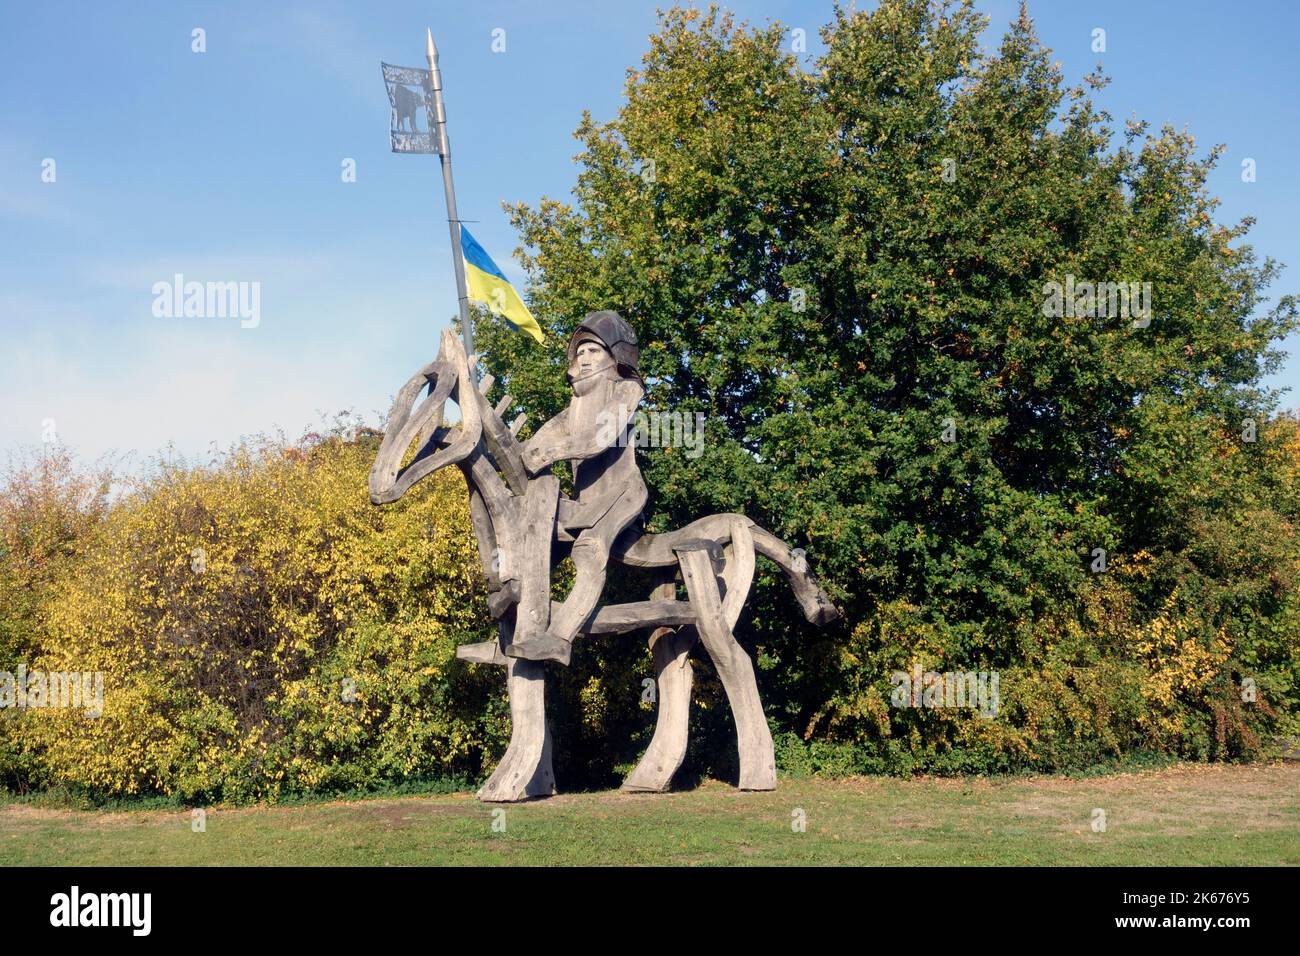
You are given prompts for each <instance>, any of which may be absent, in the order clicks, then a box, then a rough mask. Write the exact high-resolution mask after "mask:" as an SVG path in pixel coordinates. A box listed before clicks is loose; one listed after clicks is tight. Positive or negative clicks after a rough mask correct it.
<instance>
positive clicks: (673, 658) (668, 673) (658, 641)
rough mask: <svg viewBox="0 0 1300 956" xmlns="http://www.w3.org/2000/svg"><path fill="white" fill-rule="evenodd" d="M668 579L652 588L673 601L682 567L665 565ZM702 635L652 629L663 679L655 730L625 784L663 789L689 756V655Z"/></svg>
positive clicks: (659, 681) (662, 598) (657, 595)
mask: <svg viewBox="0 0 1300 956" xmlns="http://www.w3.org/2000/svg"><path fill="white" fill-rule="evenodd" d="M661 573H662V575H663V580H661V581H660V583H659V584H658V585H657V586H656V587H655V589H654V590H653V591H651V592H650V599H651V600H657V601H672V600H675V599H676V596H677V583H676V581H677V571H676V569H675V568H665V569H663V571H662V572H661ZM695 641H696V633H695V628H694V627H691V626H690V625H689V624H688V625H686V626H684V627H681V628H677V629H674V628H671V627H659V628H655V630H654V633H652V634H651V635H650V647H651V649H652V650H653V652H654V659H655V680H656V683H657V685H658V691H659V693H658V695H657V700H656V706H657V707H658V713H657V715H656V717H655V733H654V737H652V738H651V740H650V746H649V747H647V748H646V752H645V756H643V757H642V758H641V761H640V763H638V764H637V765H636V769H635V770H633V771H632V772H631V773H630V774H628V777H627V779H626V780H624V781H623V787H622V789H624V790H631V791H639V792H650V793H662V792H663V791H665V790H667V789H668V787H669V785H670V784H671V783H672V781H673V774H675V773H676V772H677V769H678V768H679V767H680V766H681V765H682V760H684V759H685V757H686V741H687V735H688V731H689V727H688V724H689V720H690V712H691V685H692V683H693V680H694V674H693V672H692V671H691V663H690V660H689V655H690V652H691V648H692V647H693V646H694V644H695Z"/></svg>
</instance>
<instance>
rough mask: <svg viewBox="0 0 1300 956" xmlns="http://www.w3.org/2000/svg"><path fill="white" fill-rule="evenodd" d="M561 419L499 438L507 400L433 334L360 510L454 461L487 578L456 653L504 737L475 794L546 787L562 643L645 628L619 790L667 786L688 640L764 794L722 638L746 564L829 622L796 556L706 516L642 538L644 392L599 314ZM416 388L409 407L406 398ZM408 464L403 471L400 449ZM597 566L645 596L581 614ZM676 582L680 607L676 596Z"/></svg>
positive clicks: (519, 794) (681, 710) (756, 748)
mask: <svg viewBox="0 0 1300 956" xmlns="http://www.w3.org/2000/svg"><path fill="white" fill-rule="evenodd" d="M568 358H569V381H570V383H571V385H572V386H573V391H574V397H573V400H572V401H571V402H570V404H569V407H568V408H567V409H566V410H565V411H564V412H562V413H560V414H559V415H558V416H556V417H555V418H554V419H552V420H551V421H549V422H547V423H546V424H545V425H544V426H542V427H541V428H540V429H538V431H537V433H536V434H535V435H534V436H533V437H532V438H531V439H530V440H529V441H528V442H527V443H526V444H522V445H521V444H520V442H519V441H518V440H517V439H516V435H517V434H518V432H519V429H520V428H521V427H522V426H523V423H524V416H520V417H519V418H517V419H516V420H515V421H514V422H512V423H511V425H510V426H509V427H507V426H506V425H505V423H504V421H503V419H502V415H503V414H504V413H505V411H506V409H507V408H508V407H509V405H510V404H511V398H510V396H508V395H507V396H506V397H505V398H503V399H502V400H501V401H500V403H498V405H497V406H496V408H493V407H492V406H491V405H489V404H488V402H487V399H486V398H485V397H484V396H485V395H486V393H487V391H488V389H489V388H490V387H491V384H492V379H491V377H490V376H489V377H488V378H486V379H485V380H484V381H483V383H482V384H481V386H480V388H478V389H476V388H474V386H473V380H472V378H471V376H470V371H469V359H468V357H467V356H466V354H465V349H464V347H463V346H462V345H461V343H460V341H459V340H458V339H457V338H456V336H454V335H452V334H450V333H444V334H443V337H442V345H441V348H440V349H439V352H438V358H437V359H436V360H435V361H433V362H431V363H430V364H429V365H427V366H425V367H424V368H423V369H421V370H420V371H419V372H417V373H416V374H415V375H414V376H412V378H411V379H410V381H408V382H407V383H406V385H404V386H403V387H402V389H401V391H400V392H398V395H397V399H396V401H395V402H394V404H393V409H392V411H391V412H390V414H389V418H388V422H387V427H386V429H385V433H384V439H383V443H382V444H381V446H380V449H379V454H378V456H377V457H376V459H375V464H374V467H373V469H372V470H371V473H370V500H371V501H372V502H374V503H375V504H386V503H389V502H393V501H396V500H397V499H398V498H400V497H401V496H402V495H403V494H405V493H406V492H407V491H408V490H409V489H410V488H411V486H412V485H414V484H415V483H416V482H417V481H419V480H420V479H421V478H424V477H425V476H427V475H429V474H432V473H433V472H434V471H437V470H438V469H439V468H443V467H445V466H447V465H453V464H454V465H457V466H458V467H459V468H460V469H461V472H462V473H463V474H464V476H465V482H466V484H467V485H468V488H469V495H470V515H471V519H472V522H473V526H474V534H475V536H476V538H477V541H478V546H479V553H480V557H481V559H482V564H483V572H484V574H485V575H486V577H487V581H488V592H489V595H488V609H489V612H490V613H491V614H492V616H493V618H494V619H495V620H496V621H497V624H498V628H497V630H498V635H497V639H496V640H492V641H487V642H484V643H482V644H470V645H465V646H462V647H460V648H458V650H457V656H458V657H460V658H462V659H464V660H467V661H471V662H475V663H480V664H495V665H499V666H504V667H505V669H506V675H507V686H508V690H509V695H510V717H511V722H512V725H511V735H510V744H509V746H508V747H507V749H506V752H505V754H504V756H503V757H502V758H501V762H500V763H499V764H498V765H497V768H496V771H495V772H494V773H493V774H492V776H491V777H490V778H489V780H488V781H487V783H486V784H484V786H483V788H482V789H481V790H480V791H479V793H478V796H479V799H481V800H485V801H511V800H523V799H527V798H529V797H536V796H545V795H549V794H552V793H554V792H555V781H554V776H553V774H552V772H551V737H550V729H549V727H548V726H547V723H546V711H545V685H544V671H543V664H542V661H544V660H553V661H558V662H560V663H562V664H567V663H568V661H569V656H570V650H571V647H572V643H573V640H574V638H575V637H577V636H579V635H588V636H590V635H597V634H615V633H626V632H632V631H639V630H646V629H648V630H649V631H650V635H649V641H650V647H651V650H652V652H653V654H654V661H655V670H656V675H657V679H658V684H659V688H658V690H659V693H658V706H659V711H658V717H657V720H656V724H655V732H654V736H653V738H652V739H651V742H650V746H649V747H648V748H647V750H646V753H645V755H644V756H643V757H642V758H641V761H640V763H639V764H638V765H637V766H636V768H635V769H634V770H633V771H632V773H631V774H630V775H629V776H628V778H627V780H626V781H624V783H623V788H624V789H625V790H639V791H656V792H657V791H663V790H667V789H668V786H669V784H670V783H671V781H672V776H673V774H674V773H675V772H676V771H677V768H678V767H679V766H681V762H682V759H683V757H684V756H685V754H686V741H687V717H688V715H689V710H690V695H691V680H692V675H691V668H690V665H689V663H688V661H687V656H688V654H689V653H690V651H691V649H692V647H693V646H694V645H695V643H696V640H697V639H698V640H699V641H700V642H702V643H703V645H704V648H705V650H706V651H707V652H708V654H709V657H710V658H711V659H712V661H713V663H714V666H715V667H716V668H717V671H718V676H719V678H720V679H721V681H722V686H723V689H724V690H725V691H726V694H727V699H728V701H729V703H730V705H731V711H732V715H733V717H734V718H735V722H736V736H737V742H738V745H739V750H740V780H739V785H740V788H741V789H742V790H771V789H774V788H775V786H776V762H775V758H774V754H773V748H772V735H771V733H770V731H769V730H768V726H767V720H766V719H765V718H764V716H763V709H762V705H761V703H760V702H759V695H758V685H757V682H756V681H755V678H754V667H753V664H752V662H751V661H750V659H749V655H747V654H746V653H745V651H744V650H743V649H742V648H741V646H740V645H739V644H738V643H737V642H736V639H735V637H734V635H733V634H732V629H733V628H734V627H735V625H736V620H737V618H738V617H739V615H740V611H741V608H742V607H743V606H744V602H745V599H746V598H747V597H748V595H749V588H750V584H751V582H752V580H753V575H754V561H755V554H756V553H758V554H762V555H764V556H765V557H767V558H769V559H771V560H772V561H774V562H776V564H778V565H779V566H780V567H781V569H782V570H783V571H784V572H785V574H786V576H787V578H788V579H789V581H790V583H791V585H792V586H793V588H794V593H795V598H796V599H797V600H798V601H799V604H800V607H801V608H802V609H803V612H804V615H805V616H806V617H807V618H808V620H809V621H812V622H814V623H817V624H822V623H825V622H827V621H830V620H832V619H834V618H835V617H836V616H838V611H836V609H835V608H834V606H833V605H832V604H831V603H830V601H829V600H828V599H827V597H826V595H825V594H824V593H823V592H822V590H821V588H819V587H818V586H817V583H816V582H815V581H814V579H813V577H812V575H811V574H810V573H809V572H808V569H807V566H806V563H805V562H804V561H803V559H802V556H801V555H800V554H796V553H795V552H792V551H791V549H790V548H789V547H788V546H787V545H786V544H785V543H784V542H783V541H781V540H780V539H779V538H777V537H776V536H775V535H773V534H771V533H769V532H767V531H765V530H763V529H762V528H760V527H759V526H758V525H756V524H754V523H753V522H752V521H750V520H749V519H748V518H746V517H744V516H743V515H739V514H716V515H710V516H708V517H705V518H701V519H699V520H698V521H694V522H692V523H691V524H689V525H687V526H686V527H685V528H682V529H680V530H678V531H673V532H669V533H666V534H646V533H644V532H643V531H642V529H641V523H640V520H639V519H640V515H641V509H642V508H643V507H644V505H645V501H646V488H645V484H644V483H643V482H642V480H641V474H640V472H639V471H638V470H637V466H636V459H635V452H636V450H635V444H636V443H635V442H634V441H631V440H629V439H630V437H631V430H632V428H633V424H632V422H633V416H634V415H635V411H636V407H637V405H638V403H639V402H640V400H641V398H642V395H643V394H644V390H643V387H642V384H641V380H640V377H639V374H638V372H637V358H638V355H637V343H636V337H635V335H633V333H632V330H631V329H630V328H629V327H628V326H627V323H625V322H624V321H623V320H622V318H620V317H619V316H618V315H617V314H616V313H613V312H594V313H591V314H590V315H588V316H587V318H586V319H585V320H584V321H583V323H582V324H581V325H579V327H578V329H577V331H576V332H575V333H574V335H573V338H572V339H571V340H570V343H569V351H568ZM426 386H427V388H428V394H427V396H426V397H425V398H424V399H423V401H421V402H420V404H419V405H418V407H417V406H416V400H417V399H418V398H419V395H420V392H421V391H423V390H424V389H425V388H426ZM449 399H450V400H452V401H455V402H456V404H457V405H458V406H459V408H460V416H461V417H460V423H459V425H458V426H457V427H451V426H448V425H445V424H444V422H443V417H444V406H445V404H446V402H447V401H448V400H449ZM412 447H415V448H416V449H417V450H416V453H415V456H414V458H412V459H411V460H410V461H409V462H408V463H407V464H405V465H403V461H404V460H405V459H406V457H407V455H408V454H409V451H410V449H411V448H412ZM560 461H570V462H572V465H573V473H574V484H575V488H576V497H575V498H572V499H571V498H568V497H566V496H564V495H562V494H561V493H560V486H559V480H558V479H557V478H556V477H555V476H554V475H553V474H551V466H552V465H553V464H555V463H556V462H560ZM566 552H567V553H570V554H571V555H572V559H573V562H574V566H575V568H576V570H577V575H576V578H575V581H574V585H573V588H572V590H571V591H570V593H569V595H568V597H567V598H566V599H565V600H564V601H563V602H561V603H555V604H552V602H551V600H550V584H551V582H550V576H551V570H552V568H553V567H554V566H555V564H556V563H557V562H558V561H559V560H561V559H562V558H563V557H564V555H565V553H566ZM610 561H615V562H618V563H620V564H623V565H629V566H632V567H638V568H647V569H652V571H653V573H654V574H655V575H656V584H655V586H654V588H653V591H652V593H651V595H650V600H647V601H640V602H635V603H631V604H615V605H605V606H599V599H600V592H601V589H602V588H603V586H604V582H605V569H606V566H607V564H608V562H610ZM678 571H680V573H681V578H682V581H683V582H684V584H685V587H686V594H687V597H688V600H686V601H678V600H677V585H676V581H677V574H678Z"/></svg>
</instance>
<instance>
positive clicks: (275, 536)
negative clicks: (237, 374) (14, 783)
mask: <svg viewBox="0 0 1300 956" xmlns="http://www.w3.org/2000/svg"><path fill="white" fill-rule="evenodd" d="M375 447H376V443H375V440H374V438H373V437H366V438H363V439H361V440H358V441H352V442H349V441H343V440H341V439H340V438H338V437H332V438H328V439H324V440H321V441H319V442H318V443H316V444H314V445H312V446H309V447H306V448H292V447H284V446H282V445H279V444H275V443H261V444H258V445H250V446H248V447H244V448H242V449H239V450H238V451H236V452H235V453H233V454H231V455H229V456H228V457H226V458H224V459H223V460H222V461H221V462H220V463H219V464H217V465H215V466H213V467H208V468H185V467H165V468H162V469H161V470H160V471H159V472H158V473H157V474H155V475H154V476H153V477H151V478H150V479H148V480H146V481H143V482H141V483H140V484H139V486H138V487H137V488H135V489H134V490H132V491H131V492H130V493H129V494H128V495H127V496H126V497H125V498H124V499H123V500H121V501H119V502H117V503H116V504H115V506H114V507H113V508H112V509H111V510H110V512H109V513H108V514H107V516H106V517H105V518H104V520H103V522H102V524H101V525H100V526H99V527H98V528H97V529H96V530H95V532H94V534H93V535H91V536H89V538H88V540H87V541H86V542H85V543H84V546H83V548H84V553H83V554H82V555H81V557H80V560H79V561H78V562H77V565H76V568H75V569H74V571H73V573H71V574H68V575H67V576H66V577H65V578H64V579H63V580H61V581H60V582H58V585H57V586H56V587H55V588H54V589H53V591H52V593H51V595H50V597H49V600H48V601H47V602H46V603H45V605H44V606H43V608H42V610H41V614H40V621H39V629H40V640H39V645H40V653H39V656H38V658H37V659H36V660H35V661H34V662H33V663H31V664H29V665H28V666H29V667H32V668H42V669H44V670H45V671H83V672H84V671H90V672H102V674H103V675H104V687H105V691H104V703H103V713H102V715H101V716H98V717H94V716H88V715H87V714H86V712H85V710H84V709H82V710H75V709H28V710H27V711H26V712H24V713H21V714H18V715H14V716H15V717H16V719H17V720H18V721H20V727H19V731H20V734H21V738H22V741H23V744H24V747H25V748H26V750H27V751H28V752H29V753H34V754H37V755H39V761H40V764H41V765H42V767H44V768H45V772H46V777H45V782H46V783H47V784H49V785H54V786H63V787H66V788H68V789H71V790H82V791H87V792H93V793H96V794H111V795H121V794H136V793H146V792H160V793H164V794H171V795H176V796H180V797H184V798H187V799H189V798H192V799H199V798H202V799H218V798H225V799H233V800H247V799H270V800H274V799H276V798H277V797H278V796H280V795H282V794H286V793H290V792H303V791H322V790H342V789H350V788H357V787H368V786H374V785H378V784H382V783H385V782H392V781H398V780H403V779H407V778H412V777H414V778H422V777H423V778H429V777H453V776H459V777H473V776H476V775H477V774H478V773H479V772H480V771H481V766H480V763H481V760H482V754H483V753H484V752H485V750H489V751H490V750H493V749H497V750H499V748H500V745H501V737H502V735H503V732H504V731H505V729H506V724H505V721H504V719H503V714H502V706H503V704H502V701H501V697H502V694H501V690H502V682H501V680H500V675H499V674H491V673H487V674H475V673H474V670H473V669H472V668H468V667H466V666H465V665H462V664H458V663H457V662H456V661H455V659H454V654H455V647H456V645H458V644H460V643H464V642H466V641H469V640H477V639H481V638H482V637H483V635H482V634H481V633H480V631H481V630H482V629H483V623H484V622H486V621H487V614H486V605H485V601H484V594H483V586H482V584H481V578H482V575H481V572H480V570H479V568H478V556H477V550H476V546H475V544H474V541H473V538H472V534H471V533H470V530H469V529H470V523H469V517H468V502H467V498H466V495H465V490H464V483H463V479H462V478H461V476H460V474H459V473H458V472H456V471H455V470H449V471H446V472H442V473H439V474H438V475H435V476H433V477H431V478H429V479H426V480H425V481H424V482H423V483H422V484H421V486H420V487H419V488H418V489H417V490H416V491H414V492H412V493H411V494H410V495H408V496H407V498H406V499H404V500H403V501H401V502H399V503H397V504H395V505H391V506H387V507H385V508H376V507H374V506H372V505H371V504H370V502H369V500H368V497H367V485H366V479H367V474H368V472H369V468H370V464H371V462H372V461H373V459H374V454H375Z"/></svg>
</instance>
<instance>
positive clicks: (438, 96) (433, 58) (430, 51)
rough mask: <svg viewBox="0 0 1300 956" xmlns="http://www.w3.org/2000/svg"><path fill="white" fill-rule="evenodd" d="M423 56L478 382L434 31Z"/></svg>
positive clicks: (464, 329)
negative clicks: (425, 59) (427, 72)
mask: <svg viewBox="0 0 1300 956" xmlns="http://www.w3.org/2000/svg"><path fill="white" fill-rule="evenodd" d="M425 38H426V41H427V46H426V48H425V54H426V56H427V57H428V59H429V93H430V96H431V97H432V99H433V111H434V118H433V119H434V123H435V125H436V126H437V137H438V140H437V141H438V161H439V162H440V163H441V164H442V188H443V192H444V193H446V196H447V226H448V228H449V229H450V231H451V256H452V260H453V262H454V263H455V266H456V295H457V296H458V297H459V299H460V334H461V339H462V341H464V343H465V354H466V355H467V356H471V358H470V368H469V374H470V378H471V379H473V380H474V381H476V382H477V381H478V369H477V365H478V363H477V362H475V361H474V360H473V358H472V356H473V355H474V328H473V325H472V324H471V322H472V320H471V319H470V311H469V292H468V291H467V289H466V287H465V256H464V253H463V252H462V251H461V247H460V217H459V216H458V215H457V213H456V186H455V183H454V182H453V181H452V178H451V143H450V142H449V141H448V139H447V110H446V107H444V106H443V102H442V71H440V70H439V69H438V48H437V47H436V46H434V45H433V31H432V30H426V31H425Z"/></svg>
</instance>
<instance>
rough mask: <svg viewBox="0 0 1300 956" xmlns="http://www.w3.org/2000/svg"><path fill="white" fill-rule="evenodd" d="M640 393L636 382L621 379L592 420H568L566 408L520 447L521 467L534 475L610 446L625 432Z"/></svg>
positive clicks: (586, 456) (591, 454)
mask: <svg viewBox="0 0 1300 956" xmlns="http://www.w3.org/2000/svg"><path fill="white" fill-rule="evenodd" d="M644 394H645V392H644V390H643V389H642V388H641V386H640V384H639V383H637V382H635V381H632V380H631V379H621V380H620V381H619V382H618V383H617V384H616V385H615V386H614V388H613V389H611V390H610V396H611V397H610V400H609V401H608V402H607V403H605V405H604V406H603V407H602V408H600V410H599V411H598V412H597V413H596V415H595V416H594V419H593V420H592V421H588V422H571V421H570V420H569V415H568V411H567V410H566V411H564V412H561V413H560V414H559V415H557V416H556V417H555V418H552V419H551V420H550V421H549V422H547V423H546V424H545V425H543V426H542V427H541V428H540V429H539V430H538V431H537V434H535V435H533V437H532V438H530V439H529V440H528V443H527V444H526V445H525V446H524V467H525V468H527V469H528V471H529V473H530V474H536V473H537V472H539V471H541V470H542V469H544V468H547V467H549V466H550V465H553V464H554V463H555V462H557V461H580V460H582V459H584V458H594V457H595V456H596V455H599V454H600V453H601V452H603V451H605V450H606V449H608V448H611V447H613V445H614V444H615V443H616V442H617V441H618V440H619V439H620V438H621V437H622V436H623V435H625V434H626V433H627V428H628V425H629V423H630V422H631V421H632V416H633V415H634V414H635V413H636V407H637V405H638V404H639V403H640V401H641V397H642V396H643V395H644ZM552 426H554V427H552Z"/></svg>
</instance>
